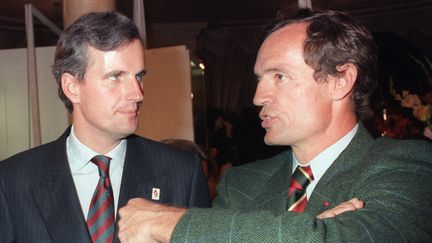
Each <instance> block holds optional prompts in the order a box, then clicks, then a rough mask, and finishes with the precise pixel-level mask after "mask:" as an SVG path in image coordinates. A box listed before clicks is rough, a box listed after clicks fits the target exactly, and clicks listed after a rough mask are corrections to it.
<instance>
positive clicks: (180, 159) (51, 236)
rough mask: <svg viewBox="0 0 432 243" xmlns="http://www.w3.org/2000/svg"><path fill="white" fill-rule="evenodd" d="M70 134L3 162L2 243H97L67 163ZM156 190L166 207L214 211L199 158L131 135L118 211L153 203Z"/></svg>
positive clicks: (0, 182) (0, 186)
mask: <svg viewBox="0 0 432 243" xmlns="http://www.w3.org/2000/svg"><path fill="white" fill-rule="evenodd" d="M69 132H70V128H69V129H67V130H66V132H65V133H64V134H63V135H62V136H61V137H60V138H59V139H57V140H56V141H54V142H51V143H48V144H45V145H42V146H39V147H37V148H34V149H31V150H28V151H25V152H22V153H19V154H17V155H14V156H12V157H11V158H8V159H6V160H4V161H2V162H0V242H2V243H8V242H61V243H66V242H74V243H76V242H80V243H84V242H91V239H90V236H89V233H88V230H87V227H86V222H85V218H84V216H83V213H82V210H81V206H80V203H79V199H78V195H77V192H76V189H75V186H74V182H73V178H72V174H71V171H70V168H69V165H68V161H67V155H66V138H67V136H68V135H69ZM153 188H159V189H160V197H159V202H160V203H164V204H169V205H175V206H181V207H210V205H211V201H210V197H209V192H208V187H207V183H206V182H205V179H204V176H203V173H202V170H201V165H200V163H199V161H198V157H197V156H196V155H194V154H192V153H190V152H187V151H183V150H178V149H175V148H172V147H170V146H168V145H165V144H162V143H158V142H154V141H151V140H148V139H145V138H142V137H139V136H136V135H131V136H129V137H128V138H127V150H126V157H125V164H124V170H123V176H122V182H121V189H120V195H119V200H118V205H117V208H121V207H122V206H124V205H125V204H126V203H127V201H128V200H129V199H131V198H135V197H141V198H147V199H151V198H152V197H151V194H152V189H153ZM117 220H118V217H117ZM116 231H117V229H116ZM115 242H118V238H117V234H116V237H115Z"/></svg>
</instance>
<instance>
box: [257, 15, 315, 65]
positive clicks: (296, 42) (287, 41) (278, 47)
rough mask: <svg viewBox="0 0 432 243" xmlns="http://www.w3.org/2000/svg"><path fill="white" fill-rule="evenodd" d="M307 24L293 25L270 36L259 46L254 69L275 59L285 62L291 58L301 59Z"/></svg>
mask: <svg viewBox="0 0 432 243" xmlns="http://www.w3.org/2000/svg"><path fill="white" fill-rule="evenodd" d="M307 25H308V24H307V23H294V24H289V25H287V26H284V27H282V28H281V29H279V30H276V31H275V32H273V33H272V34H270V35H269V36H268V37H267V38H266V39H265V41H264V42H263V44H262V45H261V47H260V49H259V51H258V56H257V61H256V63H255V68H259V67H260V65H263V63H267V62H268V61H269V60H273V59H275V58H277V57H284V59H285V61H286V60H287V58H288V60H293V58H295V59H297V58H301V59H303V44H304V41H305V38H306V28H307Z"/></svg>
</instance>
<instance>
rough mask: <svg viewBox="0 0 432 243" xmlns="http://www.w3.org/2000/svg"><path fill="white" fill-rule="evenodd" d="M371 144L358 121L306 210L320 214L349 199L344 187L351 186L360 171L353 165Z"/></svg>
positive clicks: (370, 139)
mask: <svg viewBox="0 0 432 243" xmlns="http://www.w3.org/2000/svg"><path fill="white" fill-rule="evenodd" d="M373 144H374V139H373V137H372V136H371V135H370V134H369V133H368V131H367V130H366V128H365V127H364V126H363V124H362V123H359V129H358V131H357V133H356V135H355V136H354V137H353V139H352V141H351V142H350V144H349V145H348V146H347V148H346V149H345V150H344V151H343V152H342V153H341V154H340V155H339V156H338V158H337V159H336V160H335V161H334V162H333V164H332V165H331V166H330V167H329V168H328V169H327V171H326V172H325V173H324V175H323V176H322V177H321V179H320V181H319V182H318V184H317V185H316V187H315V189H314V191H313V193H312V195H311V198H310V200H309V201H308V207H307V208H306V211H309V212H315V213H316V214H320V213H321V212H323V211H325V210H327V209H329V208H333V207H335V206H337V205H339V204H340V203H342V202H344V201H347V200H349V199H351V198H349V197H350V195H349V194H348V193H347V192H348V191H347V189H344V188H351V186H350V185H351V184H352V183H354V182H355V178H356V175H355V174H354V173H355V171H361V168H359V169H358V170H357V169H356V168H355V167H356V166H359V164H360V163H359V161H361V160H363V158H364V156H366V155H367V153H368V151H369V147H370V146H373ZM353 172H354V173H353ZM339 192H343V193H339Z"/></svg>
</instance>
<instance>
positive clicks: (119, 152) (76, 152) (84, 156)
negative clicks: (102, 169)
mask: <svg viewBox="0 0 432 243" xmlns="http://www.w3.org/2000/svg"><path fill="white" fill-rule="evenodd" d="M126 145H127V143H126V139H122V140H121V141H120V143H119V144H118V145H117V146H116V147H114V148H113V149H112V150H111V151H110V152H108V153H107V154H105V155H106V156H108V157H110V158H111V163H110V168H115V167H117V166H121V167H122V168H123V165H124V158H125V156H126V147H127V146H126ZM66 146H67V151H68V158H69V160H70V164H71V166H74V167H75V168H76V169H77V170H81V169H83V168H84V167H85V166H86V165H88V163H89V162H90V160H91V159H92V158H93V157H94V156H96V155H98V153H96V152H95V151H93V150H92V149H90V148H89V147H87V146H86V145H84V144H83V143H81V141H79V139H78V138H77V137H76V136H75V132H74V126H73V125H72V127H71V132H70V134H69V136H68V138H67V140H66Z"/></svg>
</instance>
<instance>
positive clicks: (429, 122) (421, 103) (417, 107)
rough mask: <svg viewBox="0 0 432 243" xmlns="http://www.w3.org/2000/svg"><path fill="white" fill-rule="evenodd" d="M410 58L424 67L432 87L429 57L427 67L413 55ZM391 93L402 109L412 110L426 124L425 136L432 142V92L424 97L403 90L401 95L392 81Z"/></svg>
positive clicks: (431, 66) (431, 65)
mask: <svg viewBox="0 0 432 243" xmlns="http://www.w3.org/2000/svg"><path fill="white" fill-rule="evenodd" d="M410 57H411V58H412V59H413V60H414V61H415V62H416V63H418V64H419V65H420V66H421V67H422V69H423V71H424V73H425V75H426V78H427V80H428V81H429V83H430V84H431V87H432V63H431V62H430V61H429V59H428V58H427V57H425V60H426V63H427V65H425V64H424V63H422V62H421V61H420V60H418V59H417V58H415V57H414V56H412V55H410ZM390 93H391V94H392V95H393V97H394V98H395V99H396V100H397V101H399V102H400V105H401V106H402V107H405V108H409V109H412V114H413V116H414V117H415V118H417V119H418V120H419V121H421V122H423V123H425V125H426V126H425V128H424V131H423V135H424V136H425V137H427V138H429V139H431V140H432V91H430V92H428V93H426V94H425V95H423V96H419V95H417V94H414V93H411V92H410V91H408V90H402V92H401V93H398V92H397V91H396V90H395V89H394V87H393V82H392V80H390Z"/></svg>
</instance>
